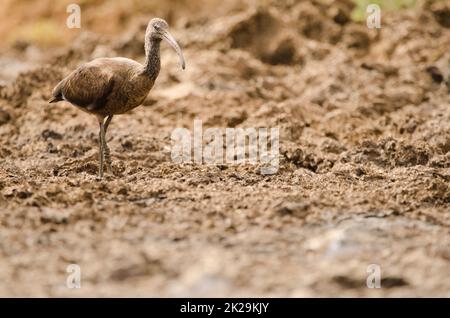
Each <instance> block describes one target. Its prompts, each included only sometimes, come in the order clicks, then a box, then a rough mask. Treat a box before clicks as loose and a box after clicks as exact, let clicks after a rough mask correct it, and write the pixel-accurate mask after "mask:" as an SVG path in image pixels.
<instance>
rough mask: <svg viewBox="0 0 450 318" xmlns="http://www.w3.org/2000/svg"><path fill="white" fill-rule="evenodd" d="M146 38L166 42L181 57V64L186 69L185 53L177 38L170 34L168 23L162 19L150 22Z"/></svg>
mask: <svg viewBox="0 0 450 318" xmlns="http://www.w3.org/2000/svg"><path fill="white" fill-rule="evenodd" d="M146 36H147V37H148V38H150V39H151V40H166V41H167V42H168V43H169V44H170V46H172V47H173V49H174V50H175V51H176V52H177V54H178V56H179V57H180V63H181V67H182V68H183V70H184V69H185V67H186V62H185V60H184V56H183V51H182V50H181V48H180V46H179V45H178V43H177V41H176V40H175V38H174V37H173V36H172V34H170V32H169V25H168V24H167V22H166V21H164V20H163V19H160V18H154V19H152V20H150V22H149V23H148V26H147V31H146Z"/></svg>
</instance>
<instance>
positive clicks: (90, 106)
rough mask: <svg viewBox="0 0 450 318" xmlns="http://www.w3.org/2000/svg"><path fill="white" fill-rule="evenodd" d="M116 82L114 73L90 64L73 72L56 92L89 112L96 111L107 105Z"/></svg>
mask: <svg viewBox="0 0 450 318" xmlns="http://www.w3.org/2000/svg"><path fill="white" fill-rule="evenodd" d="M114 82H115V81H114V75H113V73H112V72H109V71H108V70H107V69H102V68H101V67H99V66H97V65H93V64H90V63H88V64H84V65H82V66H80V67H79V68H78V69H76V70H75V71H73V72H72V73H71V74H70V75H69V76H67V77H66V78H65V79H64V80H63V81H62V82H61V83H60V84H61V85H60V86H59V85H58V86H59V87H58V86H57V87H55V90H57V91H60V93H61V96H62V98H63V99H65V100H66V101H68V102H70V103H72V104H74V105H76V106H79V107H82V108H86V109H87V110H88V111H95V110H96V109H100V108H102V107H103V106H104V105H105V104H106V102H107V100H108V97H109V95H110V94H111V92H112V90H113V88H114ZM54 93H57V92H54Z"/></svg>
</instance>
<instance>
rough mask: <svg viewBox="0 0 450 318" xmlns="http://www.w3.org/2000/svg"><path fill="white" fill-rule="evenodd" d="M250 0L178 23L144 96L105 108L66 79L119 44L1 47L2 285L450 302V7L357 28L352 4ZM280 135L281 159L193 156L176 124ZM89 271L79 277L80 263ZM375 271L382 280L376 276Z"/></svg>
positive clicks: (21, 291)
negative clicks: (58, 91) (125, 109)
mask: <svg viewBox="0 0 450 318" xmlns="http://www.w3.org/2000/svg"><path fill="white" fill-rule="evenodd" d="M331 2H332V3H331V4H328V5H324V4H319V2H317V3H316V2H310V1H272V2H270V1H266V2H265V5H264V6H258V5H256V3H253V2H251V3H250V4H248V5H246V6H242V8H238V9H236V8H233V10H231V9H230V10H229V11H228V12H227V13H226V14H223V15H221V16H219V17H214V18H209V19H208V18H201V19H200V18H195V17H189V16H188V17H185V18H184V19H181V20H179V21H172V22H171V25H172V31H173V34H174V35H175V37H176V38H177V39H178V40H179V42H180V44H181V46H182V47H183V48H184V51H185V57H186V60H187V69H186V71H184V72H183V71H181V69H180V67H179V64H178V60H177V56H176V55H175V54H174V53H173V51H172V50H171V49H170V48H169V47H168V46H166V45H163V51H162V59H163V65H162V71H161V73H160V76H159V78H158V80H157V83H156V85H155V87H154V88H153V90H152V91H151V93H150V95H149V97H148V98H147V100H146V101H145V103H144V105H143V106H141V107H139V108H137V109H135V110H133V111H132V112H131V113H129V114H126V115H122V116H117V117H115V118H114V120H113V122H112V124H111V126H110V128H109V131H108V140H109V141H108V142H109V146H110V148H111V153H112V158H113V168H114V170H115V174H116V175H115V176H112V175H107V176H106V177H105V178H104V179H103V180H101V181H99V180H97V178H96V173H97V167H98V148H97V145H98V139H97V133H98V126H97V122H96V119H95V117H93V116H91V115H88V114H85V113H83V112H81V111H79V110H78V109H76V108H75V107H73V106H71V105H70V104H68V103H59V104H56V105H55V104H52V105H49V104H48V103H47V100H48V99H49V98H50V96H51V90H52V88H53V87H54V86H55V85H56V84H57V83H58V81H59V80H60V79H62V78H63V77H64V76H65V75H67V74H68V73H69V72H70V71H71V70H72V69H74V68H75V67H76V66H77V65H79V64H80V63H83V62H86V61H89V60H90V59H92V58H95V57H99V56H126V57H130V58H134V59H137V60H139V61H142V60H143V32H144V30H145V27H146V23H147V21H148V19H149V18H150V17H149V16H144V17H142V18H141V19H136V22H135V23H134V27H130V28H129V29H128V30H126V31H125V32H122V33H121V34H120V36H115V37H112V36H102V35H99V34H96V33H92V32H80V34H79V36H77V37H76V38H75V39H74V41H73V43H71V44H69V45H68V46H66V47H63V48H58V49H52V50H48V49H47V50H43V49H38V48H35V47H33V46H32V45H27V44H26V43H17V44H16V45H15V46H13V47H10V48H8V49H6V50H3V53H2V57H1V58H0V66H1V69H0V84H1V86H0V135H1V139H0V296H64V297H75V296H176V297H179V296H200V297H201V296H287V297H304V296H312V297H316V296H321V297H322V296H336V297H342V296H344V297H345V296H366V297H373V296H447V297H449V296H450V278H449V277H450V187H449V182H450V92H449V89H450V77H449V76H450V50H449V48H450V29H449V21H450V5H449V4H448V3H447V4H446V3H445V2H439V3H436V4H425V5H422V6H420V7H419V8H417V9H416V10H404V11H398V12H390V13H383V19H382V28H381V29H380V30H375V29H368V28H367V27H366V26H365V24H364V23H355V22H352V21H351V20H350V12H351V9H352V8H351V4H350V3H349V2H347V1H331ZM195 118H198V119H201V120H203V125H204V128H208V127H219V128H225V127H241V128H246V127H279V128H280V154H279V160H280V165H279V171H278V173H276V174H275V175H269V176H267V175H262V174H261V173H260V169H259V167H258V166H253V165H251V164H242V165H233V164H225V165H201V164H177V163H174V162H173V161H172V160H171V154H170V150H171V139H170V136H171V132H172V131H173V129H174V128H176V127H186V128H189V129H192V127H193V122H194V119H195ZM72 263H75V264H78V265H79V266H80V267H81V288H80V289H68V288H67V287H66V278H67V276H68V273H67V272H66V268H67V266H68V265H69V264H72ZM370 264H377V265H379V266H380V268H381V288H380V289H369V288H367V287H366V279H367V277H368V275H369V274H368V273H367V269H368V266H369V265H370Z"/></svg>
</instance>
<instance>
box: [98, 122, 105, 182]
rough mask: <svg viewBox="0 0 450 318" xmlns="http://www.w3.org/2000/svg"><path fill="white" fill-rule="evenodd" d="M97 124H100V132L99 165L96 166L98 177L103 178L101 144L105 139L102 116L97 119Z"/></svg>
mask: <svg viewBox="0 0 450 318" xmlns="http://www.w3.org/2000/svg"><path fill="white" fill-rule="evenodd" d="M98 123H99V126H100V132H99V134H98V139H99V147H100V151H99V155H100V166H99V168H98V177H99V178H100V179H101V178H103V159H104V151H103V145H104V140H105V126H104V124H103V118H99V120H98Z"/></svg>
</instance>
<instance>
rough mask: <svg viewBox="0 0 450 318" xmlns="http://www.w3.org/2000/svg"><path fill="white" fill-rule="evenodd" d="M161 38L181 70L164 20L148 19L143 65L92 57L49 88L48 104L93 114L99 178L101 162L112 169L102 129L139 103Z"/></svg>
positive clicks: (154, 70)
mask: <svg viewBox="0 0 450 318" xmlns="http://www.w3.org/2000/svg"><path fill="white" fill-rule="evenodd" d="M163 39H164V40H166V41H167V42H169V44H170V45H171V46H172V47H173V48H174V49H175V51H176V52H177V53H178V55H179V57H180V61H181V66H182V68H183V69H184V68H185V62H184V57H183V53H182V51H181V49H180V47H179V45H178V44H177V42H176V41H175V39H174V38H173V37H172V35H171V34H170V33H169V31H168V25H167V22H165V21H164V20H162V19H152V20H151V21H150V22H149V24H148V26H147V31H146V33H145V57H146V59H145V63H144V64H141V63H138V62H136V61H133V60H130V59H127V58H123V57H116V58H99V59H95V60H93V61H91V62H89V63H86V64H83V65H81V66H80V67H78V68H77V69H76V70H75V71H73V72H72V73H71V74H69V76H67V77H66V78H64V79H63V80H62V81H61V82H59V83H58V85H56V87H55V88H54V89H53V92H52V96H53V97H52V99H51V100H50V101H49V102H50V103H56V102H59V101H63V100H65V101H67V102H69V103H71V104H73V105H75V106H77V107H78V108H80V109H81V110H83V111H85V112H87V113H90V114H94V115H96V116H97V119H98V122H99V126H100V132H99V140H100V166H99V177H100V178H102V177H103V163H104V161H106V168H107V170H108V171H109V172H112V170H111V158H110V154H109V148H108V145H107V144H106V139H105V134H106V130H107V128H108V126H109V124H110V122H111V120H112V117H113V116H114V115H116V114H123V113H125V112H127V111H129V110H131V109H133V108H135V107H137V106H139V105H141V104H142V102H143V101H144V100H145V98H146V97H147V95H148V93H149V92H150V90H151V88H152V87H153V84H154V83H155V80H156V78H157V77H158V74H159V71H160V69H161V60H160V43H161V40H163ZM105 118H106V120H105Z"/></svg>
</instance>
